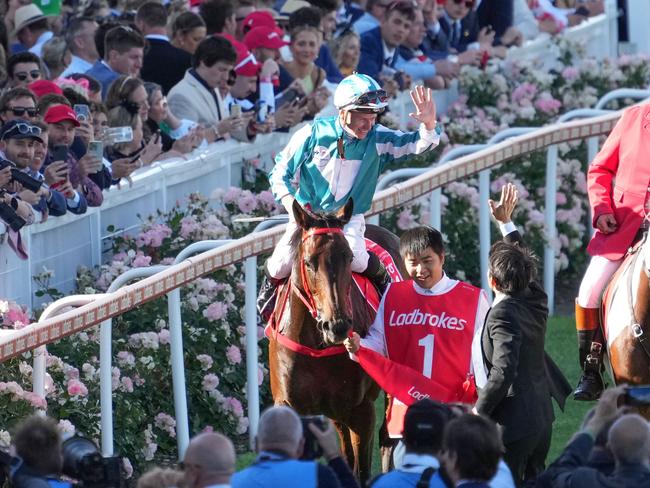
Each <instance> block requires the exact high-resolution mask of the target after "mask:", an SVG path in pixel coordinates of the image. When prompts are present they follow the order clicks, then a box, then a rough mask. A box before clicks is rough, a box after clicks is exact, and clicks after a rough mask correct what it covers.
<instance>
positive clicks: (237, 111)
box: [230, 103, 241, 117]
mask: <svg viewBox="0 0 650 488" xmlns="http://www.w3.org/2000/svg"><path fill="white" fill-rule="evenodd" d="M230 116H231V117H239V116H241V105H237V104H236V103H233V104H232V105H231V106H230Z"/></svg>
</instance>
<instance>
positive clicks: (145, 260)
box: [131, 253, 151, 268]
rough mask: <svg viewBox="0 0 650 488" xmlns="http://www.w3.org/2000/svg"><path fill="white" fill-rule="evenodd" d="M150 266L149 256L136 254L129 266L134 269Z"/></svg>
mask: <svg viewBox="0 0 650 488" xmlns="http://www.w3.org/2000/svg"><path fill="white" fill-rule="evenodd" d="M150 265H151V256H145V255H144V254H142V253H138V255H137V256H136V257H135V258H134V259H133V261H132V262H131V266H133V267H134V268H146V267H147V266H150Z"/></svg>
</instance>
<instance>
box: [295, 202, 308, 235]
mask: <svg viewBox="0 0 650 488" xmlns="http://www.w3.org/2000/svg"><path fill="white" fill-rule="evenodd" d="M291 210H292V211H293V218H294V219H295V220H296V224H298V226H299V227H300V228H302V229H308V228H309V215H308V214H307V212H305V210H304V209H303V208H302V206H301V205H300V204H299V203H298V200H294V201H293V204H292V205H291Z"/></svg>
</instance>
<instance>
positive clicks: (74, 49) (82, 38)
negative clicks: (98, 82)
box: [61, 17, 99, 78]
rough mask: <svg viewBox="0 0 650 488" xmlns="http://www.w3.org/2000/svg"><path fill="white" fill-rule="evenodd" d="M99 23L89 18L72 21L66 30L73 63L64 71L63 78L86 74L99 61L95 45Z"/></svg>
mask: <svg viewBox="0 0 650 488" xmlns="http://www.w3.org/2000/svg"><path fill="white" fill-rule="evenodd" d="M98 27H99V26H98V25H97V22H95V21H94V20H89V19H87V18H83V17H81V18H76V19H72V21H71V22H70V25H69V26H68V29H67V30H66V35H65V39H66V42H67V43H68V46H69V47H70V52H71V53H72V62H71V63H70V65H69V66H68V67H67V68H66V69H65V70H64V71H63V73H62V74H61V76H62V77H63V78H65V77H67V76H70V75H71V74H73V73H85V72H86V71H88V70H89V69H90V68H92V67H93V64H95V62H96V61H97V60H98V59H99V54H98V53H97V46H96V44H95V32H96V31H97V28H98Z"/></svg>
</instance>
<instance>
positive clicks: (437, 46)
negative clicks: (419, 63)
mask: <svg viewBox="0 0 650 488" xmlns="http://www.w3.org/2000/svg"><path fill="white" fill-rule="evenodd" d="M420 49H422V52H423V53H424V54H426V56H427V57H428V58H430V59H432V60H434V61H438V60H439V59H445V58H446V57H447V56H448V55H449V39H447V34H445V31H443V30H442V27H441V28H440V29H438V33H437V34H434V33H433V32H432V31H431V30H430V29H427V32H426V34H425V36H424V39H423V40H422V44H421V45H420Z"/></svg>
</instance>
